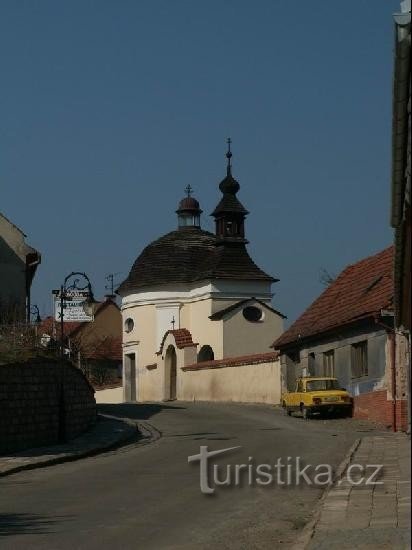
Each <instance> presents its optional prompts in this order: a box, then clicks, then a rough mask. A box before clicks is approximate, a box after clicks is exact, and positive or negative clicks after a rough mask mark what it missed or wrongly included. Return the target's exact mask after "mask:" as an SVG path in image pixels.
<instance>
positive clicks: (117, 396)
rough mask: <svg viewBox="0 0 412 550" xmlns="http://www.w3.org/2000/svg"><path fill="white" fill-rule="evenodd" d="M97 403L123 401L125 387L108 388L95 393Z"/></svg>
mask: <svg viewBox="0 0 412 550" xmlns="http://www.w3.org/2000/svg"><path fill="white" fill-rule="evenodd" d="M94 397H95V399H96V403H123V388H122V387H120V388H108V389H106V390H98V391H96V392H95V393H94Z"/></svg>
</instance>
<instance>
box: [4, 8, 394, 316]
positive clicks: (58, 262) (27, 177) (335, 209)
mask: <svg viewBox="0 0 412 550" xmlns="http://www.w3.org/2000/svg"><path fill="white" fill-rule="evenodd" d="M398 7H399V2H398V1H392V0H375V1H374V2H371V1H366V0H347V1H345V2H339V1H338V0H329V1H326V0H314V1H313V2H304V1H303V0H302V1H295V2H291V1H289V0H258V1H256V2H252V0H247V1H246V0H208V1H207V2H206V1H203V2H201V1H200V0H198V1H193V0H173V1H170V0H154V1H147V0H146V1H141V0H133V1H132V0H121V1H115V0H111V1H108V0H99V1H91V0H70V1H69V0H66V1H59V0H39V1H36V2H34V1H30V0H26V1H24V0H18V1H16V0H2V2H1V3H0V52H1V53H0V56H1V81H2V82H1V86H0V121H1V123H0V190H1V203H0V211H2V212H3V213H4V214H5V215H6V216H7V217H9V218H10V219H11V220H12V221H13V222H14V223H15V224H17V225H18V226H20V227H21V228H22V229H23V231H24V232H25V233H27V235H28V239H27V240H28V242H29V243H30V244H31V245H33V246H35V247H36V248H38V249H39V250H40V251H41V252H42V256H43V263H42V265H41V266H40V268H39V270H38V273H37V276H36V279H35V282H34V284H33V302H34V303H37V304H38V305H39V306H40V309H41V311H42V314H44V313H48V312H49V310H50V292H51V289H53V288H57V287H58V286H59V285H60V284H61V282H62V279H63V278H64V277H65V275H67V274H68V273H70V272H71V271H73V270H75V271H77V270H80V271H85V272H86V273H87V274H89V276H90V278H91V280H92V283H93V285H94V288H95V292H96V294H97V295H98V296H99V297H101V296H102V295H103V294H104V292H105V290H104V285H105V275H106V274H108V273H110V272H115V273H117V272H121V273H120V275H118V276H117V280H118V281H119V282H120V280H121V279H122V278H124V277H126V275H127V272H128V270H129V269H130V267H131V264H132V262H133V261H134V259H135V257H136V256H137V255H138V253H139V252H140V251H141V250H142V248H143V247H144V246H145V245H146V244H148V243H149V242H150V241H152V240H153V239H155V238H156V237H158V236H160V235H162V234H164V233H166V232H168V231H170V230H173V229H174V228H175V227H176V215H175V209H176V206H177V203H178V201H179V199H180V198H182V196H183V195H184V193H183V190H184V188H185V186H186V185H187V184H189V183H190V184H191V185H192V187H193V188H194V190H195V196H196V198H198V200H199V201H200V202H201V206H202V208H203V210H204V212H205V213H204V214H203V227H204V228H206V229H210V230H213V225H212V220H211V218H209V216H208V214H209V213H210V212H211V211H212V210H213V208H214V206H215V205H216V203H217V201H218V200H219V195H220V193H219V191H218V183H219V181H220V180H221V179H222V178H223V176H224V173H225V157H224V154H225V147H226V145H225V140H226V137H227V136H229V135H230V136H231V137H232V140H233V152H234V157H233V165H234V175H235V177H236V178H237V179H238V180H239V182H240V185H241V190H240V193H239V198H240V200H241V201H242V202H243V204H244V205H245V206H246V207H247V208H248V209H249V210H250V215H249V217H248V219H247V225H246V230H247V236H248V238H249V240H250V245H249V250H250V253H251V255H252V257H253V258H254V259H255V261H256V262H257V263H258V264H259V265H260V266H261V267H262V268H264V269H265V270H266V271H268V272H269V273H271V274H273V275H275V276H278V277H279V278H280V282H279V283H277V284H276V285H274V291H275V292H276V295H275V297H274V300H273V303H274V305H275V307H277V308H278V309H280V310H281V311H283V312H284V313H285V314H286V315H288V317H289V320H293V319H294V318H296V317H297V316H298V315H299V313H300V312H302V311H303V309H304V308H305V307H306V306H307V305H308V304H309V303H310V302H311V301H312V300H313V299H314V298H315V297H316V296H317V294H318V293H319V292H320V291H321V290H322V288H323V287H322V285H321V284H320V282H319V269H320V268H321V267H325V268H327V269H328V270H329V271H331V272H335V273H336V272H339V271H340V270H341V269H342V268H343V267H344V266H345V265H346V264H348V263H351V262H354V261H356V260H358V259H360V258H362V257H364V256H367V255H370V254H372V253H375V252H377V251H379V250H380V249H382V248H384V247H386V246H387V245H388V244H390V242H391V240H392V233H391V230H390V228H389V177H390V140H391V91H392V61H393V59H392V56H393V22H392V13H393V12H395V11H398Z"/></svg>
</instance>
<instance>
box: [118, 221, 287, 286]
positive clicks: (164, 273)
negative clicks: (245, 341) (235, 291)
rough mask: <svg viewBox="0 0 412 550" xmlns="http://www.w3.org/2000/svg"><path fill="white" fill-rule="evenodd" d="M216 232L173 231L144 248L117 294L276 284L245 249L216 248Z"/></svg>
mask: <svg viewBox="0 0 412 550" xmlns="http://www.w3.org/2000/svg"><path fill="white" fill-rule="evenodd" d="M217 242H218V239H217V238H216V235H214V234H213V233H209V231H204V230H202V229H199V228H195V227H187V228H185V229H184V230H181V229H180V230H177V231H171V232H170V233H167V234H166V235H164V236H163V237H160V239H157V240H156V241H154V242H152V243H151V244H149V245H148V246H146V248H144V249H143V251H142V252H141V254H140V255H139V256H138V257H137V259H136V261H135V262H134V264H133V266H132V269H131V270H130V273H129V275H128V277H127V279H126V280H125V281H124V282H123V283H122V284H121V285H120V287H119V289H118V291H117V292H118V294H120V295H126V294H128V293H132V292H140V291H143V290H144V289H145V288H148V287H152V288H153V287H158V288H159V289H160V287H162V286H163V285H174V284H190V283H195V282H196V281H205V280H213V279H230V280H237V281H239V280H253V281H270V282H273V281H276V280H277V279H274V278H272V277H270V276H269V275H267V274H266V273H265V272H264V271H262V270H261V269H260V268H259V267H258V266H257V265H256V264H255V263H254V262H253V260H252V259H251V257H250V256H249V254H248V252H247V250H246V247H245V246H244V245H243V246H235V247H234V246H228V247H222V246H216V245H217Z"/></svg>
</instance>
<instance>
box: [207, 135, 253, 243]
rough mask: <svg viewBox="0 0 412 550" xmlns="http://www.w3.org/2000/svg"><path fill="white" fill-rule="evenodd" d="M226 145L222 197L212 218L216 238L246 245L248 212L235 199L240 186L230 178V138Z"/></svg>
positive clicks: (220, 187) (221, 183)
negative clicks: (225, 166) (225, 165)
mask: <svg viewBox="0 0 412 550" xmlns="http://www.w3.org/2000/svg"><path fill="white" fill-rule="evenodd" d="M227 143H228V151H227V153H226V158H227V174H226V177H225V178H224V179H223V180H222V181H221V182H220V184H219V189H220V190H221V192H222V193H223V197H222V198H221V199H220V202H219V204H218V205H217V206H216V208H215V209H214V211H213V212H212V216H214V218H215V222H216V236H217V237H218V238H219V239H220V240H225V241H233V242H243V243H246V242H247V241H246V239H245V224H244V221H245V217H246V216H247V214H248V213H249V212H248V211H247V210H246V208H245V207H244V206H243V204H242V203H241V202H240V201H239V199H238V198H237V197H236V194H237V192H238V191H239V189H240V185H239V183H238V182H237V181H236V180H235V178H234V177H233V176H232V163H231V159H232V151H231V150H230V144H231V139H230V138H228V140H227Z"/></svg>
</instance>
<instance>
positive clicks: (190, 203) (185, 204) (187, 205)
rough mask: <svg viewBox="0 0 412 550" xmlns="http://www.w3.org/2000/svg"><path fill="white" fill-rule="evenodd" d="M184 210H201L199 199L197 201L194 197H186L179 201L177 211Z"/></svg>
mask: <svg viewBox="0 0 412 550" xmlns="http://www.w3.org/2000/svg"><path fill="white" fill-rule="evenodd" d="M182 210H195V211H198V210H200V205H199V201H197V200H196V199H195V198H194V197H185V198H184V199H182V200H181V201H180V202H179V206H178V209H177V212H179V211H182Z"/></svg>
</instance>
